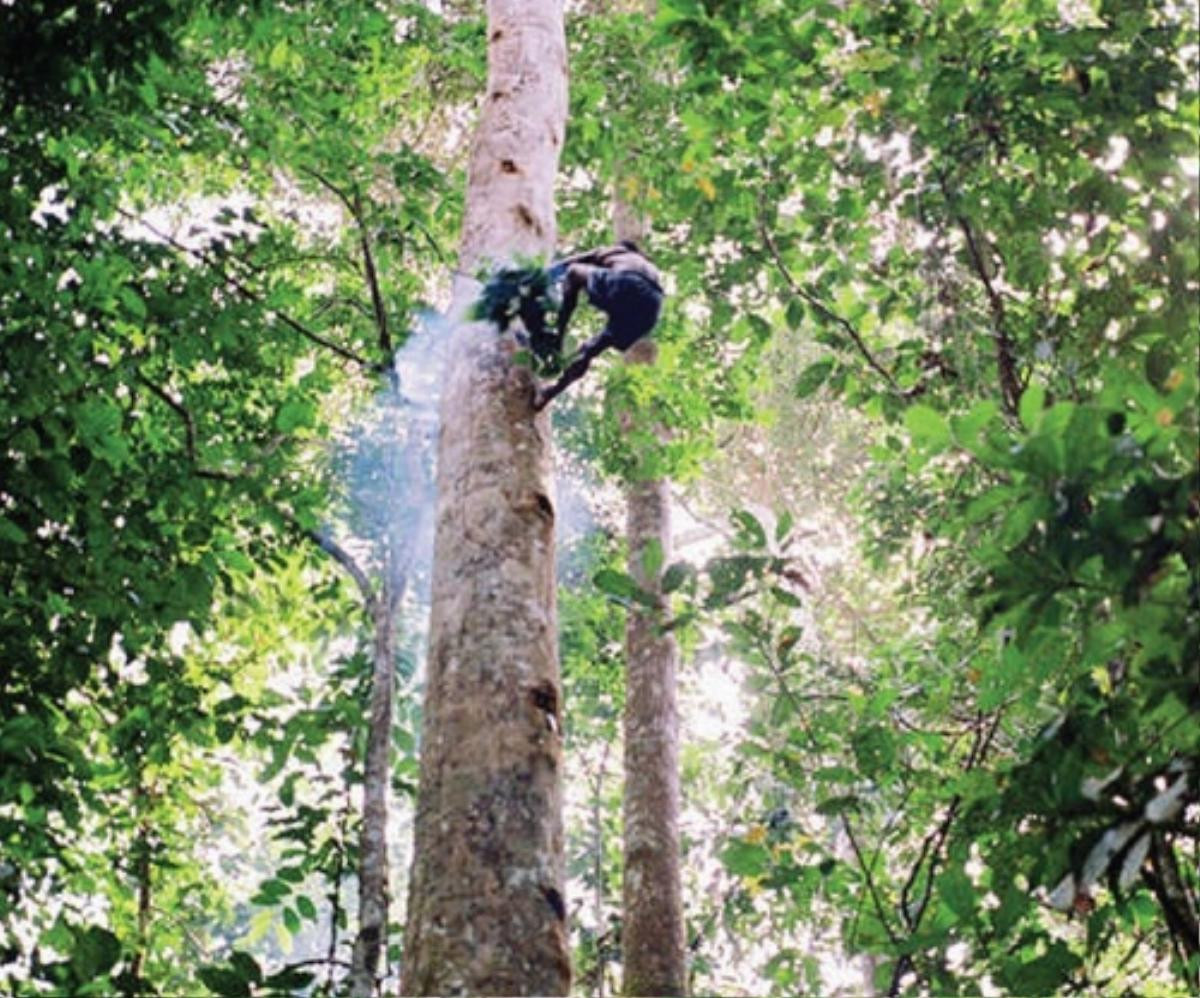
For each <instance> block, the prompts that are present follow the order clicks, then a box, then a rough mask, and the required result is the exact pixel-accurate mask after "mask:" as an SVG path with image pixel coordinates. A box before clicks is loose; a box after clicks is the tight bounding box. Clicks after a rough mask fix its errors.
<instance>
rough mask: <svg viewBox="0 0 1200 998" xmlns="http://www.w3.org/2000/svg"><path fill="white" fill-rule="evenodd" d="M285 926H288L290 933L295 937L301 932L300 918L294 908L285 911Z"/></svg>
mask: <svg viewBox="0 0 1200 998" xmlns="http://www.w3.org/2000/svg"><path fill="white" fill-rule="evenodd" d="M283 924H284V925H286V926H287V930H288V932H290V933H291V934H292V935H293V936H294V935H298V934H299V932H300V928H301V926H300V916H299V915H297V914H296V912H295V910H294V909H292V908H284V909H283Z"/></svg>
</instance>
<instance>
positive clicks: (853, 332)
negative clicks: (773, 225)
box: [758, 215, 904, 395]
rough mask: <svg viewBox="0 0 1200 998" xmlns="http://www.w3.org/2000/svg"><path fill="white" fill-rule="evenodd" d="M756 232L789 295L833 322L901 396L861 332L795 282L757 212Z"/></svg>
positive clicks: (898, 387) (899, 390)
mask: <svg viewBox="0 0 1200 998" xmlns="http://www.w3.org/2000/svg"><path fill="white" fill-rule="evenodd" d="M758 231H759V233H760V235H761V236H762V240H763V245H764V246H766V248H767V252H769V253H770V255H771V259H773V260H774V261H775V267H776V269H777V270H778V271H779V275H780V277H782V278H783V280H784V283H785V284H787V286H788V288H789V290H790V291H791V292H792V294H793V295H795V296H796V297H797V298H799V299H800V300H801V301H803V302H805V303H806V304H808V305H809V307H811V308H812V309H813V310H814V311H815V312H816V313H817V314H818V315H820V316H821V318H822V319H824V320H825V321H826V322H832V323H833V324H834V325H836V326H840V327H841V328H842V330H843V331H844V332H845V333H846V335H847V336H848V337H849V338H850V342H852V343H853V344H854V346H855V347H856V348H857V349H858V352H859V353H860V354H862V356H863V359H864V360H865V361H866V362H867V364H868V365H869V366H870V367H871V368H872V370H874V371H875V372H876V373H877V374H878V375H879V376H880V377H881V378H883V380H884V381H886V382H887V385H888V387H889V388H890V389H891V390H892V391H893V392H895V393H897V394H899V395H903V394H904V393H903V391H902V390H901V388H900V386H899V385H898V384H897V383H896V379H895V378H894V377H893V376H892V372H891V371H889V370H888V369H887V368H886V367H884V366H883V364H881V363H880V362H879V361H878V360H877V359H876V357H875V355H874V354H873V353H872V352H871V349H870V348H869V347H868V346H867V344H866V341H865V340H864V339H863V338H862V334H861V333H860V332H859V331H858V329H856V328H855V326H854V324H853V323H852V322H850V320H848V319H846V318H845V317H844V316H841V315H838V314H837V313H836V312H834V311H833V310H832V309H830V308H829V307H828V306H827V305H826V304H825V303H824V302H822V301H821V299H820V298H818V297H817V296H816V295H815V294H813V293H812V292H811V291H809V290H808V288H806V287H804V285H803V284H801V283H800V282H799V281H797V280H796V278H795V277H794V276H793V275H792V272H791V271H790V270H789V269H788V267H787V264H785V263H784V262H783V256H782V255H781V254H780V252H779V247H778V246H777V245H776V243H775V239H774V237H773V236H772V235H771V230H770V228H769V226H768V225H767V223H766V219H765V218H763V217H762V216H761V215H760V216H759V220H758Z"/></svg>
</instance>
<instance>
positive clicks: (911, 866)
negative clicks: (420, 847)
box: [0, 0, 1200, 998]
mask: <svg viewBox="0 0 1200 998" xmlns="http://www.w3.org/2000/svg"><path fill="white" fill-rule="evenodd" d="M494 5H495V4H494V0H493V6H494ZM484 6H485V5H481V4H471V3H465V2H461V0H426V2H405V0H378V2H375V3H372V4H345V3H339V2H334V0H297V2H294V3H290V4H274V3H269V2H265V0H258V2H250V3H233V2H225V0H210V2H202V3H194V2H183V0H114V2H111V3H100V2H86V0H17V2H16V3H11V2H10V3H0V246H2V249H0V357H2V365H0V435H2V436H3V441H4V442H3V447H0V593H2V594H3V595H2V597H0V990H4V991H5V992H6V993H14V994H20V995H37V994H94V995H108V994H129V995H135V994H136V995H140V994H163V995H182V994H189V995H190V994H205V993H211V994H214V995H268V994H323V995H333V994H341V993H347V992H348V991H350V990H353V992H354V993H370V992H371V991H375V990H378V991H379V992H380V993H386V994H392V993H397V989H398V988H399V986H400V984H399V980H400V974H401V973H402V970H403V968H404V965H405V953H406V950H405V946H406V933H405V930H404V914H405V910H406V904H405V898H406V895H407V894H408V891H409V889H410V878H409V866H408V864H409V859H410V853H411V829H412V826H413V824H414V822H415V821H416V820H417V817H416V812H417V807H416V802H417V794H418V785H419V783H420V780H421V779H422V776H421V770H420V759H421V753H422V745H423V743H422V738H421V730H422V729H421V723H422V716H423V712H424V711H425V708H423V706H422V703H423V702H422V698H421V694H422V690H423V688H424V682H425V677H426V675H427V673H426V667H425V664H424V663H425V658H424V657H425V655H426V651H427V634H428V612H429V600H430V597H429V590H430V585H431V583H430V579H431V576H433V575H435V574H436V569H435V567H434V566H435V562H434V561H433V559H434V558H435V557H436V555H435V554H434V552H433V550H432V536H433V529H434V520H435V519H436V517H435V513H434V511H435V503H436V500H435V495H434V491H435V489H434V469H433V465H434V452H435V447H436V439H437V436H438V429H437V426H438V415H437V401H436V400H437V397H438V392H439V391H440V388H441V386H442V384H443V383H444V382H446V381H447V379H448V375H446V374H445V372H446V371H447V370H448V369H449V368H448V367H447V366H446V365H452V364H453V363H454V362H455V358H454V357H453V356H449V353H450V351H449V350H448V347H447V343H448V342H449V336H450V333H449V329H450V327H451V326H454V325H455V324H456V322H457V321H458V320H457V319H456V317H455V316H453V315H449V314H447V313H448V302H449V300H450V286H451V283H452V281H455V280H468V279H471V278H473V277H475V276H477V274H476V272H475V269H474V268H470V269H469V272H466V273H464V272H463V271H462V269H461V266H460V262H459V259H458V256H457V251H458V247H459V245H460V243H459V237H460V232H462V231H463V226H464V217H465V216H466V215H467V214H468V212H469V210H470V209H469V206H468V203H467V202H468V196H467V191H468V184H469V183H471V182H473V181H472V177H471V176H469V174H470V172H471V171H469V170H468V163H469V162H470V159H469V157H470V155H471V142H472V135H473V131H474V129H475V128H476V121H477V119H478V118H479V116H480V114H481V111H482V109H484V108H485V106H486V104H487V102H488V101H489V100H495V99H496V96H495V94H494V93H489V90H488V79H489V77H488V58H489V45H492V46H495V45H496V44H498V42H499V39H498V38H497V37H495V32H494V31H492V32H490V31H489V27H488V21H487V12H486V11H485V10H484ZM518 6H519V5H518ZM565 8H566V9H565V25H566V46H567V49H566V51H567V67H566V68H567V73H568V77H569V109H568V112H567V121H566V131H565V136H564V138H563V140H562V144H561V152H560V160H559V164H558V173H557V180H556V181H555V185H554V188H553V195H554V197H553V200H554V203H555V204H556V206H557V230H558V237H557V243H556V252H557V254H559V255H561V254H565V253H567V252H570V251H573V250H578V249H580V248H585V247H589V246H595V245H603V244H605V243H608V242H611V241H612V238H613V237H612V233H611V231H610V230H611V219H612V216H613V213H614V205H615V206H616V210H617V212H618V214H619V213H620V212H621V211H625V212H626V213H629V214H633V215H636V216H637V217H638V218H639V219H644V220H645V227H646V235H645V238H644V240H643V243H644V245H645V246H646V248H647V250H646V251H647V253H648V254H649V255H650V256H651V257H652V258H653V260H654V261H655V264H656V265H657V266H658V267H659V269H660V270H661V271H662V272H663V274H664V275H666V276H665V283H666V288H667V292H668V294H667V299H666V306H665V311H664V314H663V317H662V319H661V320H660V322H659V325H658V327H657V330H656V332H655V334H654V340H655V344H656V349H657V359H656V361H655V362H654V363H653V364H634V363H623V362H622V361H620V360H619V359H616V358H612V359H609V357H608V355H606V357H605V359H603V360H601V361H597V362H596V363H595V364H593V366H592V369H591V372H590V373H589V374H588V376H587V378H586V379H585V380H584V381H582V382H580V383H579V384H578V385H577V386H575V387H574V388H573V389H572V390H571V391H570V392H569V393H567V394H565V395H564V396H562V397H561V398H560V399H559V400H556V402H555V403H554V405H553V406H552V407H551V413H552V416H551V417H549V418H548V421H547V422H546V425H547V426H549V425H551V424H552V426H553V440H554V448H555V451H556V462H557V465H558V472H557V475H558V488H557V493H556V494H555V495H554V496H553V497H552V498H553V501H554V507H553V509H552V511H551V512H552V515H553V514H554V513H555V511H556V516H557V522H556V528H557V547H556V550H553V551H550V552H549V553H548V554H547V558H548V561H547V567H546V571H547V572H549V573H552V574H553V575H554V578H556V580H557V581H556V593H555V596H554V599H555V600H556V601H557V613H558V619H557V639H558V660H559V661H560V662H561V669H562V683H561V703H559V700H558V699H557V697H558V691H557V690H556V689H551V690H550V691H549V692H548V693H544V694H541V695H542V699H541V700H539V699H538V697H537V696H535V697H534V698H533V701H532V702H533V704H534V709H535V710H534V717H535V720H537V721H538V723H544V724H545V725H546V726H548V727H549V730H550V731H551V733H552V734H553V735H554V737H559V736H561V737H562V759H563V762H562V768H563V773H564V774H565V776H564V779H565V806H564V808H565V810H564V813H565V837H564V842H563V843H562V845H563V851H564V862H565V877H566V889H565V897H564V896H563V895H560V894H558V892H557V890H554V891H550V890H549V889H544V893H545V894H546V901H547V902H548V904H549V906H550V908H551V909H552V910H553V912H554V914H555V916H556V917H558V918H559V919H560V920H565V927H566V931H567V933H568V935H567V938H566V944H567V945H569V950H570V962H571V965H572V969H573V976H572V984H571V988H572V993H578V994H589V995H597V996H601V998H602V996H603V995H605V994H607V993H611V992H614V991H615V990H618V989H619V988H620V987H621V980H622V959H623V958H622V926H623V919H624V916H625V913H624V911H623V906H622V893H621V880H622V869H623V864H624V862H625V861H624V859H623V857H622V853H621V842H622V834H623V828H624V824H623V822H624V821H625V819H624V818H623V812H622V772H621V765H620V746H621V745H622V744H623V741H624V739H625V738H626V737H627V735H626V733H625V732H623V730H622V725H621V718H622V712H623V710H624V709H625V694H626V689H627V684H626V677H627V673H628V669H627V662H626V657H627V656H626V652H625V649H624V647H623V645H622V640H623V635H624V633H625V631H624V629H625V626H626V625H625V621H626V617H627V615H632V614H642V615H643V617H645V618H646V619H647V620H650V621H651V622H652V626H653V628H654V629H655V634H656V635H657V636H659V637H661V636H663V635H670V636H671V638H672V640H673V641H675V642H677V644H678V649H679V655H680V662H679V667H678V672H679V704H680V706H679V711H680V714H679V730H680V735H679V738H680V743H679V766H678V770H679V788H680V794H681V799H682V809H681V812H680V819H679V830H680V834H679V836H678V837H679V849H680V853H681V865H682V883H681V890H682V903H683V919H684V926H683V931H684V940H683V941H684V942H685V943H686V960H687V975H688V981H687V987H688V989H689V990H690V992H691V993H696V994H713V993H716V994H724V995H734V994H741V995H750V994H772V995H793V994H798V993H812V994H835V993H840V994H863V993H881V994H882V993H887V994H977V993H987V994H1043V993H1047V994H1048V993H1064V994H1069V993H1074V992H1079V993H1105V994H1110V993H1111V994H1161V995H1183V994H1192V993H1196V992H1197V990H1200V721H1197V718H1198V717H1200V411H1198V406H1197V402H1198V391H1197V368H1198V361H1200V231H1198V229H1200V29H1198V28H1197V17H1198V11H1197V7H1196V4H1195V3H1194V2H1192V0H1184V2H1180V3H1174V2H1159V0H1144V2H1143V0H1132V2H1131V0H1120V2H1118V0H1060V2H1057V3H1047V2H1042V0H1020V2H1008V0H938V2H918V0H887V2H877V0H846V2H823V0H783V2H781V0H774V2H773V0H658V2H657V4H654V5H653V7H652V9H653V13H648V8H647V7H646V6H645V5H644V4H641V3H632V2H626V0H606V2H601V0H574V2H569V3H567V4H566V5H565ZM514 169H515V167H514ZM585 311H586V310H584V309H582V308H581V310H580V315H579V317H578V318H577V319H576V320H575V321H576V325H577V326H578V327H580V329H581V331H580V332H578V333H577V334H576V335H577V336H578V337H579V338H582V337H583V336H586V335H590V334H591V333H594V332H595V331H596V329H598V328H599V320H598V319H596V318H595V316H594V315H592V316H590V317H589V316H585V315H584V314H583V313H584V312H585ZM588 323H591V325H588ZM497 336H499V334H497ZM511 362H512V365H513V366H514V368H521V367H522V364H523V363H524V364H526V365H527V360H523V359H522V355H521V353H520V351H519V350H518V351H516V352H513V353H512V361H511ZM520 376H521V377H532V376H533V375H532V374H530V373H529V372H528V370H525V369H523V370H522V373H521V374H520ZM521 418H523V419H525V418H527V419H530V420H532V419H533V418H534V414H533V413H532V410H531V411H530V413H529V414H527V416H524V415H523V416H522V417H521ZM441 419H442V421H443V424H444V423H445V421H446V419H447V415H446V413H445V412H443V413H442V416H441ZM531 425H532V424H531ZM443 429H444V425H443ZM650 481H658V482H668V481H669V483H670V489H669V494H670V496H671V503H672V505H673V507H674V508H675V510H676V529H675V537H674V540H675V551H674V552H673V553H669V552H667V551H666V550H665V549H664V547H663V546H662V545H658V546H657V547H656V546H655V545H654V544H651V545H648V546H646V545H642V544H641V543H640V542H638V543H635V542H634V540H633V539H632V538H631V537H630V536H628V535H627V533H626V527H625V523H624V521H623V519H622V516H621V515H620V510H619V507H620V501H619V497H620V496H621V495H622V494H623V493H622V491H621V490H622V489H629V488H631V487H632V486H636V485H637V484H639V483H646V482H650ZM664 487H665V486H664ZM545 502H546V505H549V504H550V499H546V500H545ZM540 508H541V507H538V508H536V509H534V510H533V512H532V513H531V516H534V517H535V518H536V516H537V515H539V509H540ZM631 550H635V551H636V556H635V557H633V558H632V559H631V558H630V552H631ZM443 554H444V552H443ZM648 580H649V581H648ZM385 618H386V619H387V621H388V622H387V624H386V627H387V630H386V637H387V640H386V642H382V643H381V639H380V635H381V633H383V632H382V631H381V627H382V626H383V624H381V621H383V620H384V619H385ZM381 648H382V651H381ZM393 684H394V687H395V696H394V703H393V702H392V700H391V690H392V687H393ZM381 690H386V691H387V698H386V699H387V700H388V702H387V704H386V710H387V712H386V714H384V715H380V714H379V713H378V710H382V709H383V707H382V706H381V704H382V699H383V698H381V694H380V691H381ZM547 698H548V699H547ZM537 711H541V713H540V714H539V713H537ZM543 715H545V716H543ZM380 716H383V717H384V725H383V728H382V729H380V728H379V727H378V726H376V727H375V728H374V729H373V728H372V718H373V717H375V718H376V719H377V718H378V717H380ZM373 730H374V731H375V732H378V731H380V730H382V732H383V741H382V743H381V744H382V748H379V745H378V744H377V743H376V751H377V753H379V752H381V753H382V754H381V755H380V754H376V755H375V756H371V751H372V749H371V746H372V744H373V741H372V738H371V734H372V732H373ZM369 757H370V758H376V759H381V760H382V764H381V765H382V766H383V767H384V768H383V770H382V771H381V773H382V776H381V777H380V779H381V780H382V784H380V788H381V789H380V791H379V794H380V795H379V796H378V797H377V798H374V799H377V800H379V801H382V800H383V799H385V798H387V797H389V796H390V802H389V804H388V806H387V810H386V814H384V813H383V812H382V811H380V812H378V814H377V817H380V816H381V820H382V821H383V822H384V823H385V825H386V828H387V829H388V837H387V838H386V839H385V840H376V839H373V838H372V833H371V826H370V822H371V820H373V819H371V817H370V815H371V813H372V812H371V809H370V807H369V806H366V805H365V804H364V801H368V802H369V801H370V800H371V799H372V798H371V793H372V791H371V787H372V785H373V782H372V780H373V778H372V777H371V775H370V770H371V765H372V764H371V763H369V761H368V759H369ZM364 788H365V789H364ZM384 790H386V793H384ZM364 823H366V824H364ZM380 841H383V842H384V844H385V845H384V846H381V845H380ZM372 843H374V846H372ZM372 847H374V848H376V851H377V852H378V851H379V850H380V849H382V852H383V853H384V854H382V855H379V856H377V857H376V858H377V859H379V860H380V863H377V864H376V865H375V866H374V869H375V870H376V872H377V873H378V875H379V876H381V877H383V878H384V880H383V881H382V882H381V884H380V885H379V886H380V889H381V890H383V889H384V888H386V890H384V891H383V896H384V899H385V900H384V902H383V904H384V907H383V911H382V913H377V914H378V915H379V917H380V919H381V923H380V924H379V925H373V931H375V936H374V937H372V936H371V932H364V931H363V929H364V925H365V924H366V923H365V922H364V921H363V920H364V919H365V918H366V917H367V915H365V914H364V912H367V911H368V908H369V905H362V906H360V901H362V900H363V899H364V898H363V897H360V890H359V886H360V877H363V876H365V875H366V874H365V872H364V871H366V870H367V868H368V867H369V866H370V864H369V863H368V864H366V865H365V866H364V865H362V864H363V857H364V856H366V855H368V853H369V850H370V849H371V848H372ZM389 858H390V863H388V862H387V860H388V859H389ZM380 871H382V872H380ZM364 882H365V881H364ZM419 890H420V888H418V891H419ZM363 894H364V896H365V895H366V889H365V888H364V891H363ZM372 896H373V895H372ZM388 898H390V906H389V903H388V900H387V899H388ZM418 900H419V899H418ZM411 903H416V902H411ZM368 937H372V938H374V940H375V941H374V945H375V946H376V947H377V948H379V949H380V950H381V957H380V962H379V965H378V967H377V969H371V968H370V965H369V962H368V957H365V956H364V955H363V954H364V952H367V951H369V950H370V939H369V938H368ZM625 943H626V944H628V943H629V940H628V938H627V939H625ZM364 947H365V949H364ZM364 968H366V969H364ZM364 974H366V977H365V978H364V977H363V976H362V975H364ZM364 981H365V982H366V983H363V982H364ZM363 987H366V988H368V991H366V992H363V991H362V990H361V989H362V988H363ZM526 993H529V992H526Z"/></svg>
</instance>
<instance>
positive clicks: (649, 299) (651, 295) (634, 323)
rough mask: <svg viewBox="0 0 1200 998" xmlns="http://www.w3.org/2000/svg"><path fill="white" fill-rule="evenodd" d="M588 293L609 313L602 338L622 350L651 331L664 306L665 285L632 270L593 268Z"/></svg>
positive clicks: (597, 305) (602, 309)
mask: <svg viewBox="0 0 1200 998" xmlns="http://www.w3.org/2000/svg"><path fill="white" fill-rule="evenodd" d="M587 296H588V301H590V302H591V303H592V304H593V305H595V306H596V308H598V309H600V311H602V312H604V313H605V314H606V315H607V316H608V324H607V325H606V326H605V329H604V332H603V333H601V335H600V338H601V339H603V340H604V343H605V345H606V346H607V345H611V346H615V347H616V348H617V349H618V350H627V349H628V348H629V347H631V346H633V344H635V343H636V342H637V341H638V340H640V339H641V338H642V337H643V336H645V335H646V334H647V333H648V332H650V330H651V329H653V328H654V324H655V323H656V322H658V314H659V312H660V311H661V310H662V300H663V293H662V289H661V288H660V287H659V286H658V285H657V284H655V283H654V282H653V281H652V280H650V279H649V278H648V277H645V276H644V275H642V274H639V273H637V272H635V271H630V270H616V271H614V270H593V271H592V273H591V274H590V275H589V276H588V283H587Z"/></svg>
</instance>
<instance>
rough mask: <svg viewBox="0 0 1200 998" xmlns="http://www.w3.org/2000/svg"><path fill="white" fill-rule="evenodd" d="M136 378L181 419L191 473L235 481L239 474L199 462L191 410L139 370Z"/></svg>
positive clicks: (203, 476)
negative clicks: (205, 465) (208, 466)
mask: <svg viewBox="0 0 1200 998" xmlns="http://www.w3.org/2000/svg"><path fill="white" fill-rule="evenodd" d="M136 375H137V379H138V381H140V382H141V383H142V384H143V385H144V386H145V387H146V388H147V389H148V390H149V391H150V393H151V394H152V395H153V396H154V397H155V398H157V399H159V400H161V401H162V402H164V403H166V405H167V406H168V407H170V409H171V410H172V411H173V412H174V413H175V414H176V415H177V416H178V417H179V418H180V419H181V420H182V421H183V433H184V438H185V446H186V448H187V456H188V461H189V462H190V463H191V465H192V473H193V474H194V475H196V477H197V478H207V479H210V480H212V481H218V482H236V481H237V480H238V479H239V478H241V477H242V476H241V475H238V474H235V473H234V472H232V471H221V470H219V469H217V468H205V467H204V466H203V465H202V464H201V463H200V456H199V453H198V452H197V447H196V420H195V417H193V416H192V412H191V410H190V409H188V407H187V406H186V405H184V404H183V402H182V401H181V400H180V399H177V398H176V397H175V396H174V395H172V394H171V393H170V392H168V391H167V390H166V389H165V388H163V387H162V386H161V385H157V384H155V383H154V382H153V381H151V380H150V379H149V378H147V377H146V376H145V375H144V374H143V373H142V372H141V371H136Z"/></svg>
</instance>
